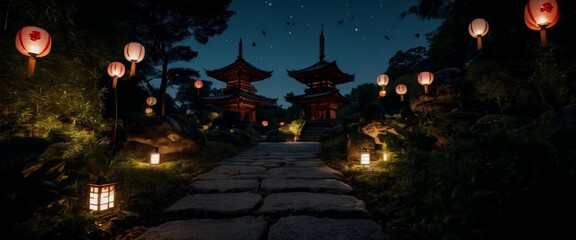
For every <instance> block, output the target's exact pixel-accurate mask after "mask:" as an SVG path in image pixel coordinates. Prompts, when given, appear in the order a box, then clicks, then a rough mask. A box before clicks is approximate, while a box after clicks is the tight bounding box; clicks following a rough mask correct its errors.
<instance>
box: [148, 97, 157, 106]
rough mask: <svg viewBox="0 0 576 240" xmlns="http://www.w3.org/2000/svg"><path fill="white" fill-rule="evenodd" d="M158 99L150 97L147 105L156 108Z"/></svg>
mask: <svg viewBox="0 0 576 240" xmlns="http://www.w3.org/2000/svg"><path fill="white" fill-rule="evenodd" d="M156 102H157V100H156V98H155V97H148V98H146V104H148V106H154V105H156Z"/></svg>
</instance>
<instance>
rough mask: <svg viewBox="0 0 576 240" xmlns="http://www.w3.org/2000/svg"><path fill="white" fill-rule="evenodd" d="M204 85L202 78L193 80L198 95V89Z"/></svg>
mask: <svg viewBox="0 0 576 240" xmlns="http://www.w3.org/2000/svg"><path fill="white" fill-rule="evenodd" d="M203 86H204V82H202V80H200V79H198V80H196V81H194V87H195V88H196V89H198V95H200V89H201V88H202V87H203Z"/></svg>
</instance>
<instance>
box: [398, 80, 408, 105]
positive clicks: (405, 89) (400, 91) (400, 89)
mask: <svg viewBox="0 0 576 240" xmlns="http://www.w3.org/2000/svg"><path fill="white" fill-rule="evenodd" d="M406 92H408V87H406V85H404V84H398V85H396V94H398V95H400V102H404V94H406Z"/></svg>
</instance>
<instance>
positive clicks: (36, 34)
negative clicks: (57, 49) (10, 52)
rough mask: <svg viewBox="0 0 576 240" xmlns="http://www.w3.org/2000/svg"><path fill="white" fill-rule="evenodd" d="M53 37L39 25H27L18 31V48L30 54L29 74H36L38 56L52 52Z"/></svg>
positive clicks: (27, 54)
mask: <svg viewBox="0 0 576 240" xmlns="http://www.w3.org/2000/svg"><path fill="white" fill-rule="evenodd" d="M51 48H52V37H50V34H49V33H48V32H47V31H46V30H44V29H42V28H39V27H34V26H27V27H23V28H22V29H20V30H19V31H18V34H17V35H16V49H17V50H18V51H19V52H20V53H22V54H24V55H25V56H28V57H29V58H28V76H32V75H33V74H34V69H35V67H36V58H39V57H44V56H46V55H48V53H50V49H51Z"/></svg>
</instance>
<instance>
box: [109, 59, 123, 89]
mask: <svg viewBox="0 0 576 240" xmlns="http://www.w3.org/2000/svg"><path fill="white" fill-rule="evenodd" d="M125 72H126V68H124V64H122V63H121V62H112V63H110V64H109V65H108V75H110V77H112V88H114V89H115V88H116V84H117V82H118V78H120V77H122V76H124V73H125Z"/></svg>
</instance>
